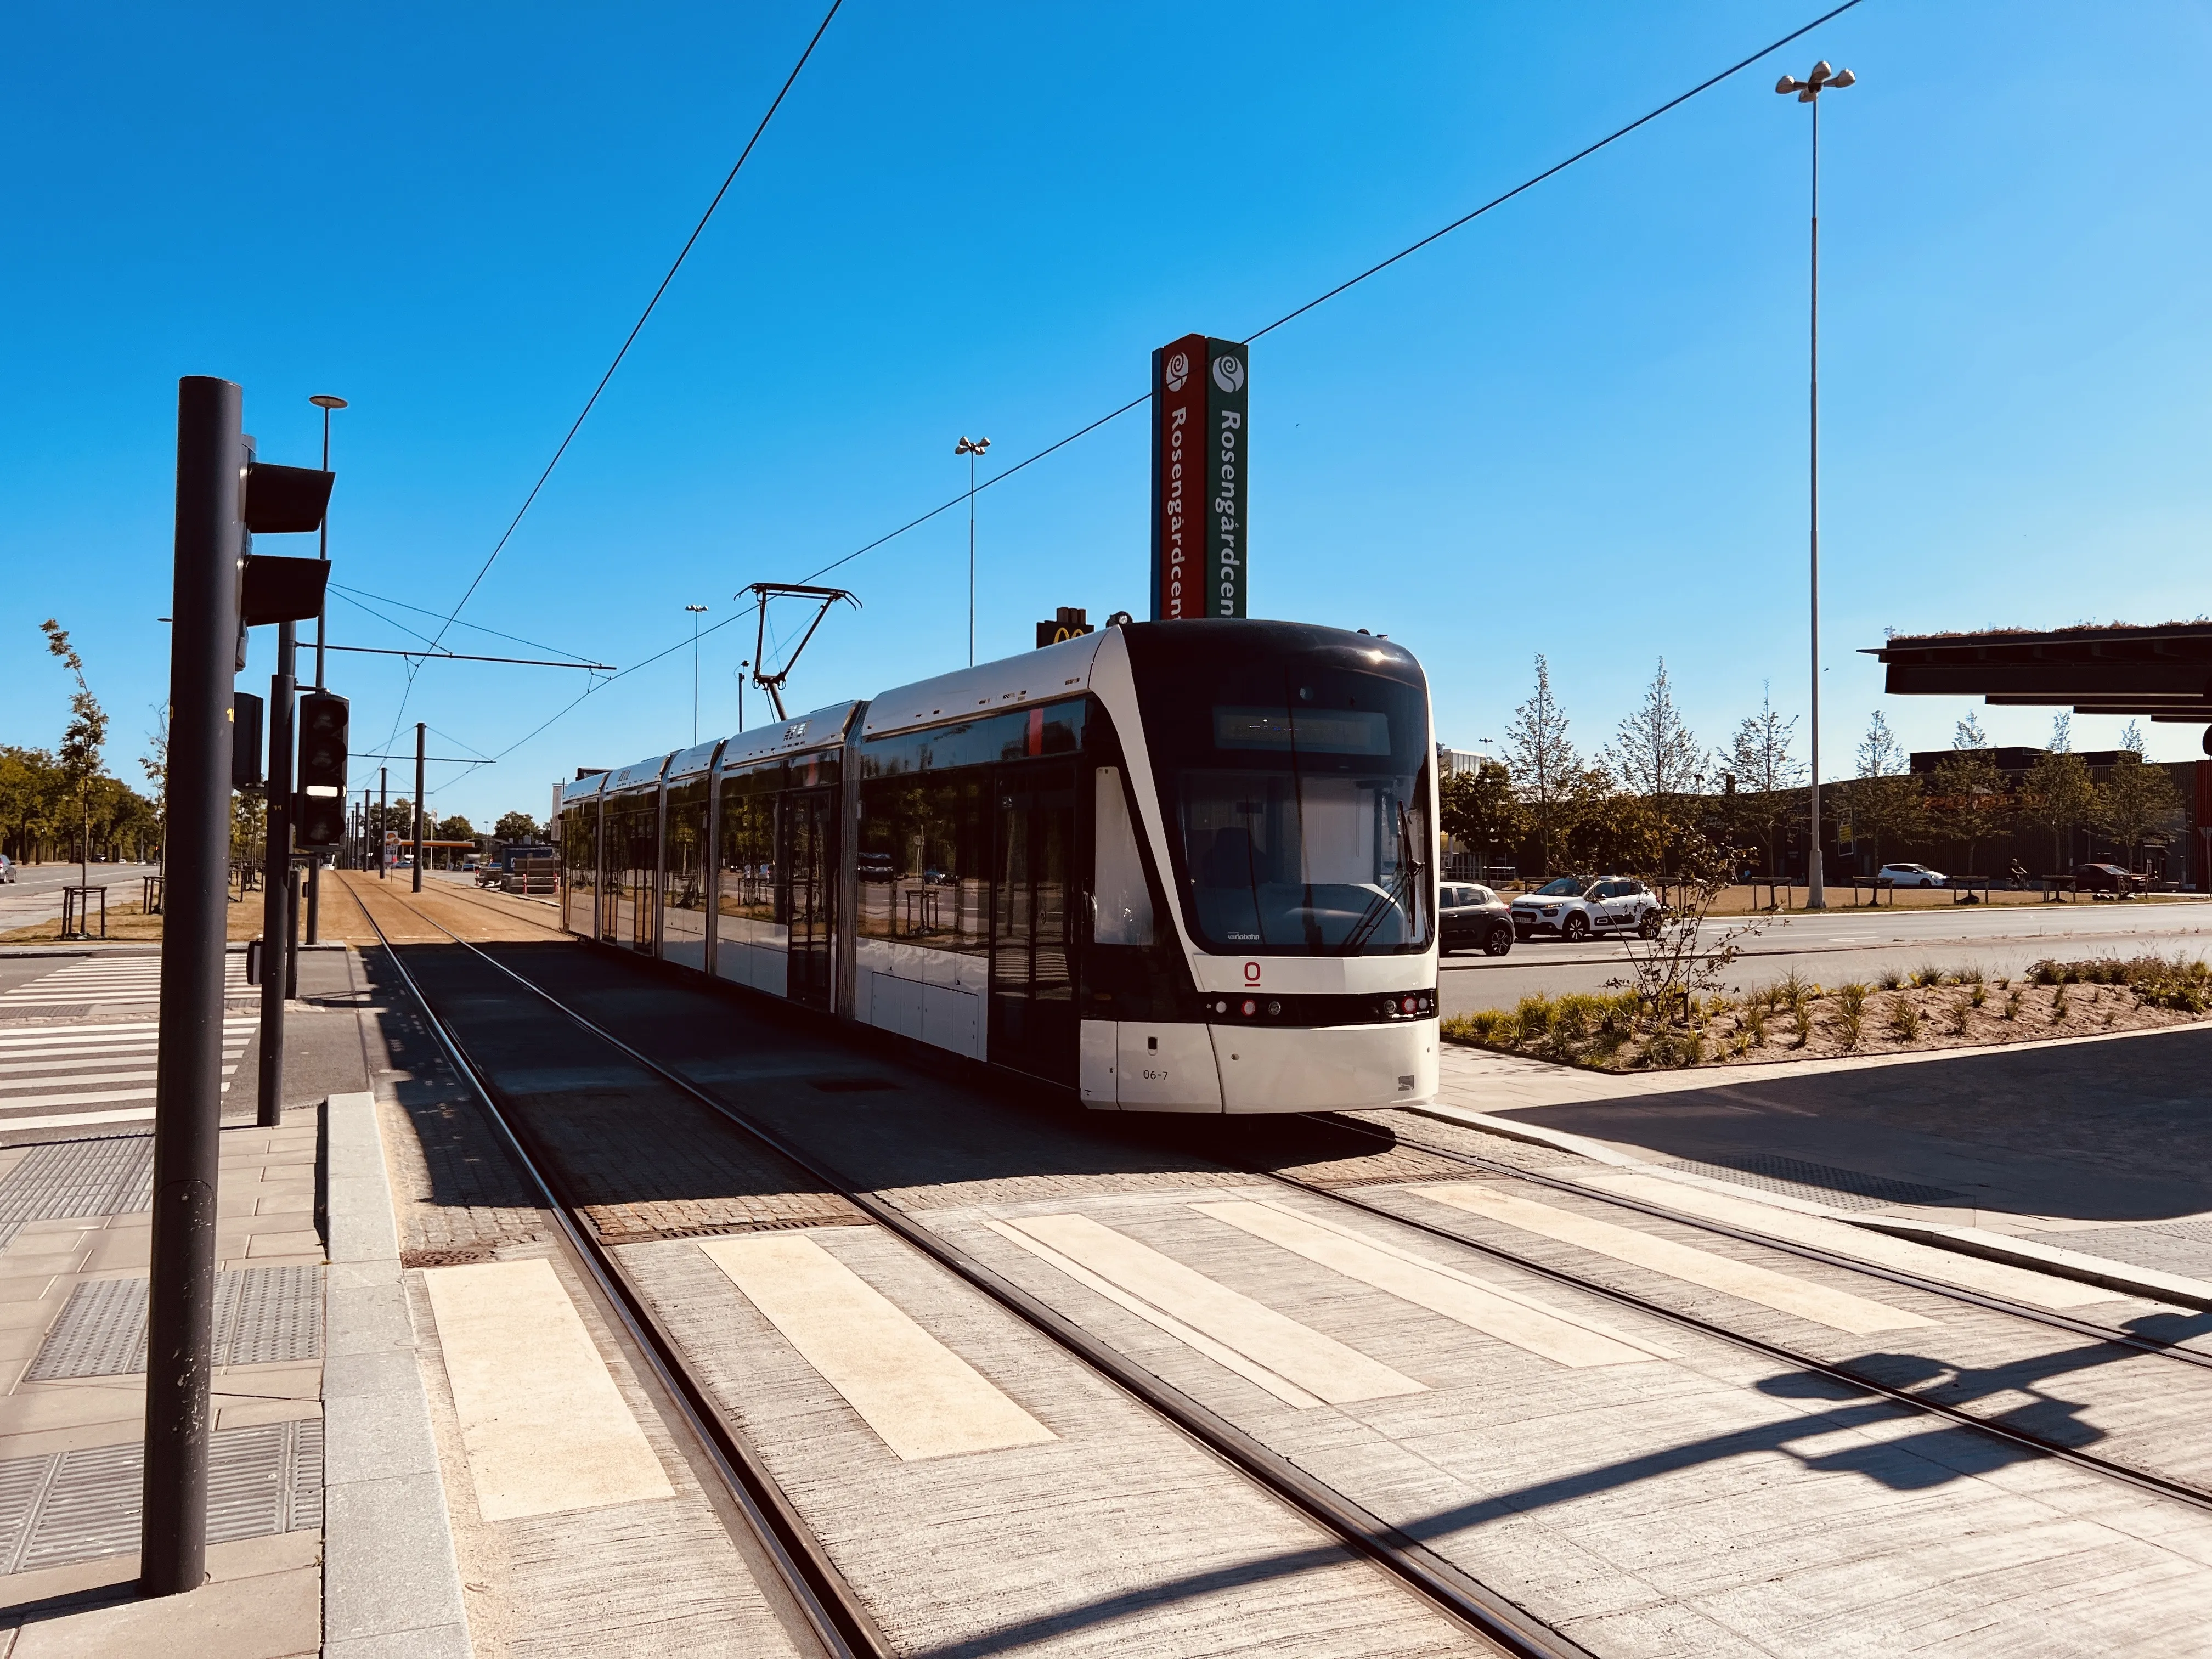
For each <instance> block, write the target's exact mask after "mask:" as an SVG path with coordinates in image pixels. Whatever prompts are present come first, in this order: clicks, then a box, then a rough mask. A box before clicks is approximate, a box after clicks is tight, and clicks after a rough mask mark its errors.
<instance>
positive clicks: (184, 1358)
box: [138, 374, 245, 1595]
mask: <svg viewBox="0 0 2212 1659" xmlns="http://www.w3.org/2000/svg"><path fill="white" fill-rule="evenodd" d="M244 461H245V453H244V449H243V443H242V440H241V439H240V395H239V390H238V387H237V386H234V385H233V384H232V383H231V382H229V381H228V380H216V379H213V378H212V377H210V376H206V375H197V374H196V375H191V376H188V377H186V378H185V380H181V381H179V383H178V386H177V531H176V577H175V587H174V591H173V594H172V597H171V599H170V607H169V614H170V616H171V617H173V619H174V621H173V623H172V626H171V629H170V634H169V644H170V656H169V753H168V773H167V799H168V826H167V839H166V845H165V847H164V849H163V874H164V875H165V876H166V877H167V893H166V896H165V897H164V900H163V904H162V908H163V911H164V916H163V925H162V931H161V1038H160V1047H159V1048H158V1050H157V1052H156V1057H155V1073H154V1077H155V1087H154V1101H155V1104H154V1204H153V1211H154V1213H153V1226H152V1230H151V1231H152V1237H151V1241H150V1243H151V1256H152V1261H151V1272H152V1278H151V1281H150V1283H149V1287H148V1306H147V1332H146V1462H145V1474H144V1486H143V1498H142V1504H141V1508H140V1511H139V1515H140V1520H139V1542H138V1583H139V1588H140V1589H141V1590H142V1591H143V1593H144V1594H146V1595H179V1594H180V1593H182V1592H184V1591H185V1590H192V1589H198V1588H199V1587H200V1585H201V1583H203V1582H204V1580H205V1579H206V1577H207V1498H208V1468H207V1464H208V1428H209V1411H208V1406H209V1399H208V1395H209V1386H210V1380H211V1376H212V1371H211V1365H210V1361H211V1358H212V1348H213V1343H212V1340H211V1337H212V1328H213V1324H214V1317H215V1261H216V1256H215V1213H216V1173H217V1169H218V1166H219V1164H220V1153H219V1150H218V1145H217V1139H216V1137H217V1133H218V1126H219V1124H220V1122H221V1112H222V990H223V944H224V936H225V934H226V933H227V931H228V928H227V925H226V923H227V918H228V913H229V908H230V905H229V886H230V881H229V874H230V737H231V730H230V728H231V693H232V689H233V686H232V682H233V679H234V676H235V673H236V668H235V659H234V655H233V653H234V652H235V651H236V649H237V646H238V625H239V593H238V586H239V565H240V556H241V555H242V553H243V551H244V548H245V526H244V522H243V507H244V504H243V502H242V501H240V477H241V476H242V472H243V468H244Z"/></svg>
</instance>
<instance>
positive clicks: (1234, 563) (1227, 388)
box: [1152, 334, 1251, 622]
mask: <svg viewBox="0 0 2212 1659" xmlns="http://www.w3.org/2000/svg"><path fill="white" fill-rule="evenodd" d="M1249 362H1250V358H1249V353H1248V351H1247V350H1246V349H1245V347H1244V346H1243V345H1242V344H1241V343H1238V342H1237V341H1235V340H1216V339H1212V338H1210V337H1207V336H1206V335H1203V334H1187V335H1185V336H1184V337H1182V339H1180V340H1177V341H1176V342H1175V343H1173V344H1171V345H1164V346H1162V347H1161V348H1160V349H1158V351H1155V352H1154V353H1152V620H1153V621H1154V622H1180V621H1185V620H1188V619H1192V618H1195V617H1242V616H1243V615H1244V614H1246V613H1245V604H1246V599H1247V574H1248V572H1249V568H1250V548H1249V534H1248V531H1249V519H1250V516H1251V515H1250V511H1249V507H1250V502H1249V495H1248V483H1249V478H1248V476H1247V475H1248V472H1249V468H1248V466H1247V464H1246V463H1247V459H1248V458H1247V454H1246V450H1247V441H1248V438H1249V426H1248V422H1247V418H1246V416H1247V414H1248V411H1249V395H1248V392H1247V388H1246V380H1247V375H1248V369H1249Z"/></svg>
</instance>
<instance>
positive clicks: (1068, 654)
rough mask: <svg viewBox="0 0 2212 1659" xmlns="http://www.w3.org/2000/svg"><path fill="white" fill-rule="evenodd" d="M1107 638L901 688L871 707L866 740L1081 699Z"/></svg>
mask: <svg viewBox="0 0 2212 1659" xmlns="http://www.w3.org/2000/svg"><path fill="white" fill-rule="evenodd" d="M1106 638H1107V635H1106V631H1105V630H1103V629H1101V630H1100V631H1099V632H1097V633H1096V634H1081V635H1077V636H1076V637H1075V638H1074V639H1072V640H1062V641H1060V643H1059V644H1057V645H1047V646H1041V647H1038V648H1037V649H1036V650H1035V651H1024V652H1023V653H1022V654H1021V655H1020V656H1018V657H1006V658H1002V659H1000V660H999V661H997V662H983V663H977V664H976V665H975V666H974V667H973V668H957V669H955V670H953V671H952V672H951V673H950V674H939V675H938V676H937V677H936V678H934V679H927V680H917V681H915V683H914V684H912V685H895V686H893V687H892V688H891V689H890V690H888V691H884V692H882V693H880V694H878V696H877V697H876V698H875V700H874V701H873V702H870V703H869V704H868V714H867V719H866V721H865V723H864V724H863V725H862V726H861V727H860V731H861V735H862V736H864V737H871V738H872V737H877V736H879V735H881V734H882V733H884V732H903V731H907V730H908V729H909V728H911V727H914V726H939V725H942V724H943V723H944V722H945V721H947V720H965V719H970V718H973V717H974V716H975V715H977V714H987V713H989V712H990V711H991V710H993V709H996V708H1020V707H1022V706H1023V705H1024V704H1026V703H1032V702H1048V701H1049V700H1050V699H1052V698H1054V697H1068V696H1077V695H1079V694H1080V693H1081V692H1083V691H1085V690H1088V689H1089V687H1090V684H1091V665H1092V664H1093V663H1094V662H1095V661H1097V656H1098V653H1099V651H1100V649H1101V648H1102V647H1103V646H1104V645H1105V642H1106Z"/></svg>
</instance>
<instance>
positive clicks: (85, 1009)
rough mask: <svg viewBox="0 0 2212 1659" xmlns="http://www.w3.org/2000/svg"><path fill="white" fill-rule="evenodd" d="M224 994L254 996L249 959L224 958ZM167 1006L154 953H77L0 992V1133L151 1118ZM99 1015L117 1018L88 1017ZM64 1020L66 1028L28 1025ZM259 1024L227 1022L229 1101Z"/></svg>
mask: <svg viewBox="0 0 2212 1659" xmlns="http://www.w3.org/2000/svg"><path fill="white" fill-rule="evenodd" d="M223 992H224V995H225V997H226V999H239V998H245V997H250V996H252V995H253V994H254V987H252V986H249V985H247V984H246V958H245V957H243V956H240V955H226V956H225V957H223ZM160 1004H161V958H160V957H155V956H145V957H70V959H68V960H67V961H65V962H63V963H59V964H58V965H57V966H56V967H54V968H53V969H51V970H50V971H48V972H46V973H43V974H41V975H39V976H38V977H37V978H36V979H33V980H28V981H25V982H24V983H23V984H21V985H15V986H10V987H9V988H8V989H7V990H5V991H0V1134H4V1133H9V1132H10V1131H14V1130H21V1129H80V1128H86V1127H100V1126H103V1125H107V1124H118V1125H119V1124H129V1123H137V1122H144V1121H147V1120H149V1119H150V1118H151V1117H152V1116H153V1115H154V1060H155V1054H156V1053H157V1052H158V1050H159V1048H160V1042H161V1038H160V1031H159V1028H158V1027H157V1026H156V1025H155V1021H154V1018H153V1016H154V1014H155V1011H156V1010H157V1009H158V1007H159V1006H160ZM230 1006H234V1007H236V1006H240V1005H239V1004H238V1003H236V1002H235V1001H233V1002H231V1004H230ZM249 1006H250V1005H249ZM96 1014H112V1015H116V1016H119V1018H110V1019H106V1020H100V1019H92V1020H87V1019H85V1018H83V1017H84V1016H86V1015H96ZM72 1017H73V1018H72ZM58 1018H69V1019H70V1023H69V1024H31V1023H29V1022H33V1021H49V1022H50V1021H53V1020H56V1019H58ZM17 1021H21V1022H25V1023H23V1024H16V1023H15V1022H17ZM259 1024H260V1021H259V1020H258V1018H257V1017H256V1016H255V1015H253V1014H252V1013H251V1012H237V1013H231V1014H228V1015H226V1016H225V1017H224V1019H223V1022H222V1086H223V1093H224V1097H225V1098H226V1099H228V1096H229V1093H230V1088H231V1084H232V1083H233V1081H234V1076H235V1073H236V1072H237V1070H238V1067H239V1064H240V1056H241V1055H243V1054H245V1053H246V1049H247V1048H248V1046H249V1045H250V1044H251V1043H252V1041H253V1035H254V1031H255V1030H256V1028H257V1027H258V1025H259ZM248 1092H249V1093H250V1092H252V1085H251V1082H250V1081H249V1083H248Z"/></svg>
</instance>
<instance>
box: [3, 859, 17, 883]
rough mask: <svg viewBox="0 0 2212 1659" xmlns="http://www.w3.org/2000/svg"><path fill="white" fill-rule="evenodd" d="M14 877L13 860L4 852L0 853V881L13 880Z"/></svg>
mask: <svg viewBox="0 0 2212 1659" xmlns="http://www.w3.org/2000/svg"><path fill="white" fill-rule="evenodd" d="M13 880H15V860H13V859H11V858H9V856H8V855H7V854H5V853H0V881H13Z"/></svg>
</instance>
